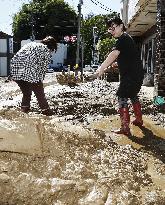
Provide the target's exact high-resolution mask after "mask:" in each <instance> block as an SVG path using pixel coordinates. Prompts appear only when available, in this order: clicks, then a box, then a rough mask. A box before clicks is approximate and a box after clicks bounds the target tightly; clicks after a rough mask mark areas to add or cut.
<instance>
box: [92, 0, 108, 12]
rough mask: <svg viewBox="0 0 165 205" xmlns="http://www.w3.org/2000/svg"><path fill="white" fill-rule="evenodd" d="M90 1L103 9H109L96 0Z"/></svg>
mask: <svg viewBox="0 0 165 205" xmlns="http://www.w3.org/2000/svg"><path fill="white" fill-rule="evenodd" d="M91 2H92V3H94V4H95V5H96V6H99V7H100V8H101V9H103V10H105V11H111V9H110V8H108V7H106V6H105V5H103V4H102V3H100V2H98V1H97V0H96V1H95V2H94V1H93V0H91ZM96 2H97V3H96ZM98 3H99V4H100V5H101V6H100V5H99V4H98ZM103 6H104V7H106V8H104V7H103Z"/></svg>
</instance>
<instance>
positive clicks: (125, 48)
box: [114, 33, 143, 82]
mask: <svg viewBox="0 0 165 205" xmlns="http://www.w3.org/2000/svg"><path fill="white" fill-rule="evenodd" d="M114 49H116V50H118V51H120V54H119V56H118V59H117V63H118V67H119V72H120V79H121V80H124V79H125V80H127V79H128V80H129V79H130V80H133V81H136V82H138V81H141V80H142V79H143V67H142V62H141V59H140V52H139V51H138V49H137V46H136V44H135V42H134V40H133V39H132V37H131V36H130V35H128V34H127V33H123V34H122V35H121V36H120V37H119V38H118V40H117V42H116V45H115V48H114Z"/></svg>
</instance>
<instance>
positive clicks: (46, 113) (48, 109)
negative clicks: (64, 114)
mask: <svg viewBox="0 0 165 205" xmlns="http://www.w3.org/2000/svg"><path fill="white" fill-rule="evenodd" d="M42 114H43V115H46V116H52V115H54V112H53V110H51V109H50V108H47V109H42Z"/></svg>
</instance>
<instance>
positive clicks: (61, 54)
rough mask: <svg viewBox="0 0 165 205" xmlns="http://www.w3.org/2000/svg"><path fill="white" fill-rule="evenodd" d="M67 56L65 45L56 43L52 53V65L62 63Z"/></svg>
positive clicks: (55, 65) (56, 65)
mask: <svg viewBox="0 0 165 205" xmlns="http://www.w3.org/2000/svg"><path fill="white" fill-rule="evenodd" d="M66 58H67V45H66V44H65V45H64V44H63V43H58V47H57V51H56V52H53V53H52V60H53V63H52V64H51V65H52V67H58V64H62V65H63V64H64V60H65V59H66Z"/></svg>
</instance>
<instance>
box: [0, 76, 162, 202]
mask: <svg viewBox="0 0 165 205" xmlns="http://www.w3.org/2000/svg"><path fill="white" fill-rule="evenodd" d="M0 82H1V83H0V91H1V95H0V150H1V151H0V205H165V132H164V129H165V128H164V127H165V120H164V119H165V118H164V117H165V115H164V113H163V110H160V109H157V108H156V107H155V106H154V105H153V88H149V87H142V89H141V92H140V99H141V102H142V109H143V113H144V118H145V120H144V121H145V124H144V127H143V129H142V130H139V129H137V128H136V127H135V126H131V132H132V133H133V134H132V136H131V137H129V138H128V137H125V136H123V135H120V136H117V135H115V134H114V133H112V132H111V129H112V128H114V127H119V126H120V123H119V116H118V114H117V101H116V97H115V92H116V89H117V86H118V83H108V82H106V81H101V80H95V81H94V82H87V83H80V84H79V85H78V86H74V87H69V86H67V85H60V84H59V83H57V80H56V77H55V74H54V73H53V74H48V75H47V76H46V79H45V81H44V83H45V92H46V97H47V99H48V102H49V104H50V106H51V108H52V109H54V111H55V115H54V116H51V117H46V116H43V115H42V114H40V111H39V109H38V105H37V102H36V99H35V97H34V96H33V97H32V102H31V112H30V113H29V114H24V113H22V112H21V111H20V108H19V107H20V102H21V93H20V90H19V89H18V87H17V85H16V84H15V83H14V82H5V79H4V78H1V79H0ZM130 113H131V114H132V115H133V113H132V108H131V107H130ZM151 120H152V121H151ZM5 139H7V140H6V141H4V140H5ZM28 139H29V141H28ZM8 140H9V141H8ZM21 140H22V141H21ZM37 140H38V141H37ZM10 141H11V142H12V143H13V141H14V142H15V144H12V143H11V144H10V146H9V142H10ZM4 142H5V143H4ZM19 143H20V144H19ZM21 143H22V144H21ZM34 144H35V146H34Z"/></svg>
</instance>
